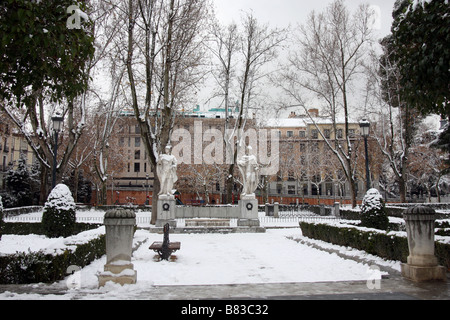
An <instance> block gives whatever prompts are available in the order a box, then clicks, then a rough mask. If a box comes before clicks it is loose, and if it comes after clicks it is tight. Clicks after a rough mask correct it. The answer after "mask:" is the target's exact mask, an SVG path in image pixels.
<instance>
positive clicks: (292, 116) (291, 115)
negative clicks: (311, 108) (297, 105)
mask: <svg viewBox="0 0 450 320" xmlns="http://www.w3.org/2000/svg"><path fill="white" fill-rule="evenodd" d="M296 117H297V115H296V114H295V112H294V111H291V114H290V115H289V118H296Z"/></svg>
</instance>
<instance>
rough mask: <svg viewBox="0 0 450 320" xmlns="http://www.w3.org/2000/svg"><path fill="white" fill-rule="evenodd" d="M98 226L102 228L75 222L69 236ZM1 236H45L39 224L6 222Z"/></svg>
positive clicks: (96, 224) (93, 224)
mask: <svg viewBox="0 0 450 320" xmlns="http://www.w3.org/2000/svg"><path fill="white" fill-rule="evenodd" d="M100 226H102V224H99V223H83V222H77V223H75V228H74V230H73V233H72V234H71V235H75V234H78V233H80V232H83V231H87V230H91V229H97V228H98V227H100ZM3 234H4V235H5V234H16V235H22V236H24V235H27V234H38V235H46V231H45V230H44V228H43V227H42V224H41V223H31V222H6V223H4V224H3Z"/></svg>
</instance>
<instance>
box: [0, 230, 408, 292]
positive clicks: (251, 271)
mask: <svg viewBox="0 0 450 320" xmlns="http://www.w3.org/2000/svg"><path fill="white" fill-rule="evenodd" d="M102 232H104V227H100V228H98V229H95V230H91V231H88V232H87V233H86V234H84V235H82V234H80V235H78V236H75V237H76V238H73V239H71V240H68V239H67V240H64V239H62V238H60V239H54V240H53V243H51V242H46V241H50V240H49V239H46V240H45V239H43V237H40V236H35V238H34V239H33V238H32V237H31V236H30V239H28V240H26V241H25V240H23V242H22V244H23V245H24V246H30V249H32V248H33V245H32V242H33V241H34V242H35V243H36V244H37V243H41V245H48V248H49V250H54V249H55V247H57V246H58V245H57V244H59V245H62V246H64V245H67V244H69V243H71V242H73V241H74V240H77V239H78V240H80V238H83V237H91V236H93V235H94V234H99V233H102ZM10 238H11V239H14V238H15V240H13V241H16V242H17V244H16V248H18V246H19V244H18V243H19V242H20V241H21V240H20V239H22V238H21V237H19V236H11V237H7V238H6V239H5V241H4V240H3V239H2V241H0V251H1V252H4V251H5V247H6V246H9V245H10V244H11V239H10ZM161 239H162V235H160V234H155V233H150V232H148V231H147V230H137V231H136V234H135V237H134V246H135V247H137V249H136V250H135V252H134V253H133V257H132V263H133V264H134V269H135V270H136V271H137V279H138V281H137V284H135V285H126V286H124V287H120V286H119V285H115V284H110V283H108V284H107V285H106V286H105V287H103V288H97V286H98V280H97V274H98V273H99V272H101V271H103V266H104V264H105V263H106V256H104V257H102V258H101V259H98V260H96V261H94V262H93V263H91V264H90V265H88V266H86V267H85V268H83V269H82V270H81V271H80V272H78V273H76V274H75V276H72V277H76V281H75V282H76V284H77V286H76V289H71V290H69V289H68V290H67V291H66V293H65V294H63V295H50V296H45V297H44V296H40V295H37V294H15V293H11V292H3V293H0V299H42V298H50V299H70V298H73V297H74V296H78V297H79V291H80V290H82V291H83V297H84V298H86V299H90V298H95V299H99V298H107V299H116V298H117V299H124V298H127V297H128V296H136V295H138V294H139V293H140V292H141V293H144V292H146V291H148V290H149V288H157V286H175V285H214V284H246V283H283V282H285V283H291V282H323V281H347V280H367V279H368V277H369V275H371V274H373V271H371V269H370V266H371V263H360V262H356V261H355V260H353V259H344V258H342V257H340V256H339V255H338V254H336V253H330V252H328V251H329V250H328V249H334V250H336V251H342V252H345V253H346V254H347V255H349V256H355V257H359V258H362V259H363V260H366V261H369V260H371V261H374V263H376V264H379V265H388V266H389V267H391V268H394V269H397V270H399V269H400V264H399V262H396V261H391V262H385V261H382V259H380V258H378V257H374V256H371V257H369V258H368V256H369V255H367V254H366V253H365V252H362V251H357V250H353V249H350V248H344V247H339V246H333V245H331V244H328V243H325V242H322V241H316V240H310V239H307V238H304V237H303V236H302V234H301V230H300V228H289V229H269V230H267V232H266V233H241V234H239V233H237V234H173V235H171V241H181V250H180V251H178V252H176V260H175V261H158V259H157V256H156V254H155V253H154V252H153V251H150V250H149V249H148V247H149V246H150V244H151V243H152V242H153V241H160V240H161ZM294 240H296V241H294ZM302 240H305V241H302ZM311 241H313V242H314V245H315V246H314V247H315V248H314V247H312V246H311V245H308V243H311ZM37 247H38V246H36V248H37ZM317 247H319V248H322V249H323V250H319V249H317ZM1 248H2V249H1ZM327 250H328V251H327ZM70 281H72V280H71V278H67V279H65V280H63V281H60V282H58V283H55V284H54V285H53V286H55V287H59V288H63V289H65V288H67V283H69V282H70ZM32 286H34V287H39V286H45V285H44V284H35V285H32ZM186 299H189V297H186Z"/></svg>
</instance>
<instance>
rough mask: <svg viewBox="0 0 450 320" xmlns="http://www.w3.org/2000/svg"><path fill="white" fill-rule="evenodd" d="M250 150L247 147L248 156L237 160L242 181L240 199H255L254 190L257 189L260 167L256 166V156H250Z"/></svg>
mask: <svg viewBox="0 0 450 320" xmlns="http://www.w3.org/2000/svg"><path fill="white" fill-rule="evenodd" d="M251 150H252V148H251V147H250V146H248V147H247V153H248V155H244V156H242V157H241V158H240V159H238V160H237V165H238V167H239V170H240V171H241V174H242V179H243V188H242V194H241V199H255V190H256V188H257V187H258V181H259V171H260V169H261V166H260V165H259V164H258V160H257V159H256V156H254V155H252V154H250V153H251Z"/></svg>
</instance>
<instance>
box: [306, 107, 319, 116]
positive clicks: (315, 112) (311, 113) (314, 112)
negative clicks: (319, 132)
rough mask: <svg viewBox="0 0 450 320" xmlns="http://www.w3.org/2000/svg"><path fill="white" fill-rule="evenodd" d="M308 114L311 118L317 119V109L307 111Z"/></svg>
mask: <svg viewBox="0 0 450 320" xmlns="http://www.w3.org/2000/svg"><path fill="white" fill-rule="evenodd" d="M308 113H309V114H310V116H311V117H318V116H319V109H315V108H314V109H309V110H308Z"/></svg>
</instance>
